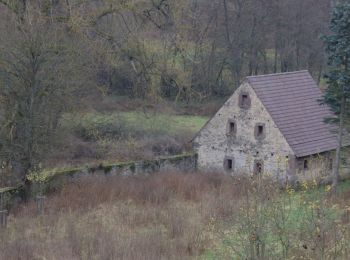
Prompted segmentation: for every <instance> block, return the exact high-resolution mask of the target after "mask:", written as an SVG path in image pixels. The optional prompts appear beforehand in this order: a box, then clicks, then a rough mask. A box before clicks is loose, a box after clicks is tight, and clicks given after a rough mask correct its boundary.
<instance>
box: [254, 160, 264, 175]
mask: <svg viewBox="0 0 350 260" xmlns="http://www.w3.org/2000/svg"><path fill="white" fill-rule="evenodd" d="M263 172H264V162H263V161H262V160H256V161H255V162H254V174H255V175H260V174H262V173H263Z"/></svg>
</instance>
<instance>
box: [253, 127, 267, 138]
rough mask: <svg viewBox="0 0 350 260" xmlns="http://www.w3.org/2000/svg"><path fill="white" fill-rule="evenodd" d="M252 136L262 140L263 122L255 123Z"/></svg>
mask: <svg viewBox="0 0 350 260" xmlns="http://www.w3.org/2000/svg"><path fill="white" fill-rule="evenodd" d="M254 136H255V138H256V139H258V140H262V139H264V138H265V136H266V130H265V124H261V123H258V124H256V125H255V130H254Z"/></svg>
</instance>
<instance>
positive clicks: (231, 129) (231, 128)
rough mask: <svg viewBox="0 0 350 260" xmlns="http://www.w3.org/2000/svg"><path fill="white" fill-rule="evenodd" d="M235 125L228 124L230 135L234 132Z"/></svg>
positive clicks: (232, 123)
mask: <svg viewBox="0 0 350 260" xmlns="http://www.w3.org/2000/svg"><path fill="white" fill-rule="evenodd" d="M235 126H236V124H235V123H234V122H230V133H233V132H234V131H235V128H236V127H235Z"/></svg>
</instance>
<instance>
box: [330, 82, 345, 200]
mask: <svg viewBox="0 0 350 260" xmlns="http://www.w3.org/2000/svg"><path fill="white" fill-rule="evenodd" d="M344 112H345V93H344V88H343V93H342V98H341V104H340V115H339V130H338V146H337V150H336V154H335V163H334V167H333V182H332V190H333V193H334V194H335V193H336V192H337V186H338V180H339V168H340V152H341V147H342V141H343V127H344Z"/></svg>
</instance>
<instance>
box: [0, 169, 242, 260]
mask: <svg viewBox="0 0 350 260" xmlns="http://www.w3.org/2000/svg"><path fill="white" fill-rule="evenodd" d="M246 184H247V181H246V180H235V179H233V178H231V177H229V176H225V175H222V174H198V173H193V174H183V173H178V172H172V173H159V174H154V175H150V176H129V177H122V176H115V177H86V178H84V179H81V180H79V181H76V182H75V183H72V184H69V185H67V186H65V187H64V188H63V189H62V190H61V191H60V192H59V193H58V194H57V193H56V194H52V195H49V196H48V198H47V199H46V202H45V214H44V215H42V216H37V213H36V205H35V201H31V202H29V203H28V204H26V205H22V206H20V207H18V208H16V209H14V210H13V211H12V213H11V216H10V218H9V226H8V228H7V229H6V230H4V231H1V233H0V242H1V244H0V259H189V258H196V257H198V256H199V255H201V254H203V252H204V251H205V250H206V248H208V247H209V245H210V243H211V239H210V223H211V221H213V219H215V220H218V219H227V218H230V216H231V215H232V214H234V212H235V211H236V210H237V203H236V201H237V200H238V199H239V198H240V197H241V196H242V194H243V193H244V189H245V185H246Z"/></svg>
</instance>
